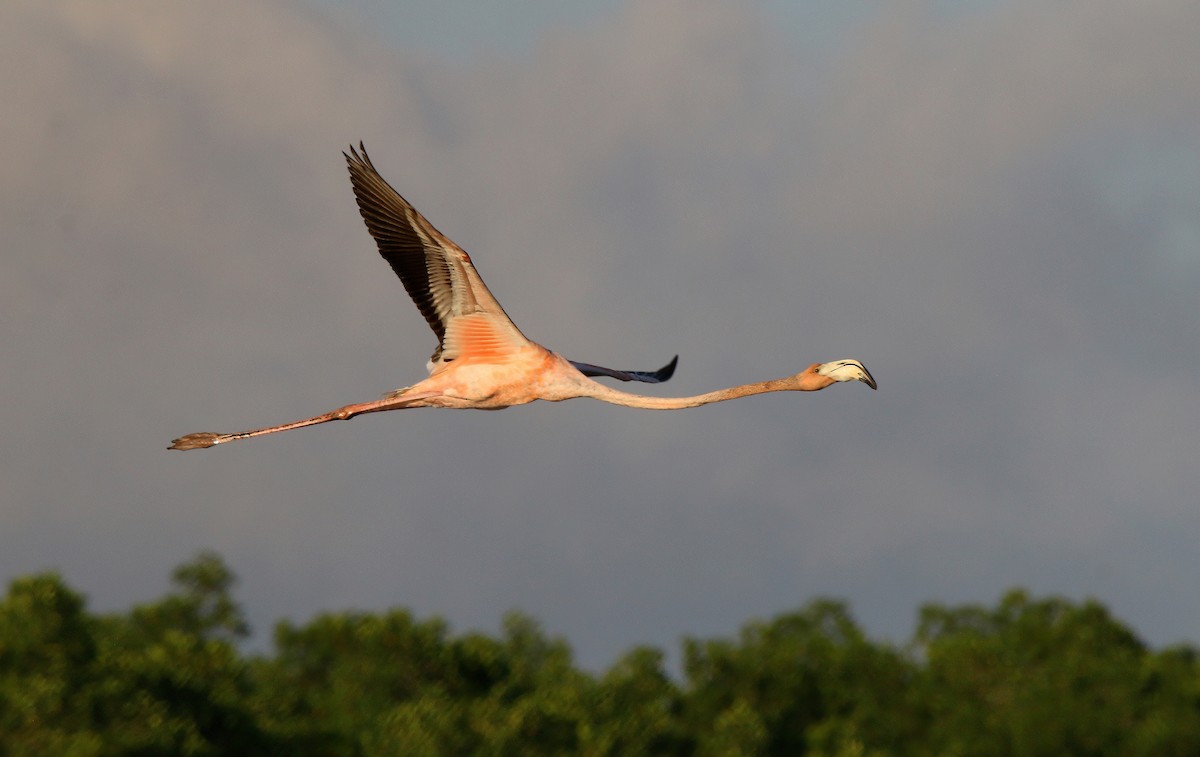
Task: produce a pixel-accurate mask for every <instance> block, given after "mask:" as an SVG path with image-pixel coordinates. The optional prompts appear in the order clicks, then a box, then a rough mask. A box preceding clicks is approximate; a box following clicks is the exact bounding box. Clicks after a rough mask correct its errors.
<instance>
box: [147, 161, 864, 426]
mask: <svg viewBox="0 0 1200 757" xmlns="http://www.w3.org/2000/svg"><path fill="white" fill-rule="evenodd" d="M360 150H361V155H360V154H359V151H360ZM344 155H345V158H346V164H347V166H348V168H349V170H350V181H351V185H352V186H353V188H354V195H355V198H356V199H357V201H358V207H359V211H360V213H361V214H362V217H363V221H364V222H365V223H366V225H367V230H368V231H369V232H370V234H371V236H372V237H374V239H375V242H376V244H377V245H378V247H379V252H380V254H381V255H382V256H383V258H384V259H385V260H386V261H387V262H388V264H389V265H390V266H391V267H392V270H393V271H395V273H396V275H397V276H399V277H400V281H401V282H402V283H403V285H404V288H405V290H406V291H407V292H408V294H409V296H410V297H411V298H412V300H413V302H414V303H415V304H416V306H417V309H418V310H420V311H421V315H423V316H424V317H425V320H426V321H427V322H428V323H429V326H430V328H432V329H433V332H434V334H435V335H436V336H437V338H438V345H437V348H436V349H435V350H434V352H433V355H432V357H431V358H430V360H429V364H428V368H429V377H428V378H426V379H425V380H423V381H420V382H418V383H416V384H413V385H412V386H408V387H404V388H402V389H397V390H395V391H393V392H389V393H388V394H385V395H384V396H383V398H382V399H379V400H375V401H372V402H362V403H357V404H353V405H345V406H343V407H340V408H338V409H337V410H332V411H330V412H328V413H324V414H322V415H318V416H314V417H312V418H306V419H304V420H300V421H294V422H292V423H284V424H281V425H278V426H267V427H265V428H259V429H254V430H252V431H243V432H240V433H236V434H215V433H209V432H201V433H195V434H188V435H187V436H182V437H180V438H178V439H175V440H174V441H173V442H172V443H171V446H170V447H169V449H177V450H189V449H203V448H205V447H212V446H213V445H216V444H222V443H225V442H230V441H235V440H238V439H249V438H251V437H255V436H263V435H266V434H273V433H278V432H280V431H289V430H291V429H295V428H303V427H305V426H313V425H316V424H319V423H327V422H329V421H334V420H349V419H350V418H353V417H355V416H357V415H362V414H365V413H377V412H383V411H385V410H399V409H404V408H412V407H448V408H459V409H475V410H499V409H501V408H505V407H512V406H514V405H524V404H527V403H530V402H533V401H534V400H546V401H549V402H561V401H562V400H568V399H574V398H577V397H590V398H592V399H597V400H601V401H604V402H609V403H612V404H615V405H624V406H627V407H637V408H644V409H650V410H677V409H681V408H685V407H696V406H699V405H705V404H709V403H712V402H722V401H725V400H729V399H734V398H736V397H744V396H748V395H751V394H762V393H765V392H777V391H816V390H819V389H824V388H825V387H827V386H830V385H831V384H833V383H836V382H839V381H855V380H856V381H862V382H864V383H866V384H867V385H868V386H870V387H871V388H872V389H874V388H876V383H875V379H874V378H872V376H871V374H870V373H869V372H868V371H867V369H866V367H865V366H863V364H862V363H860V362H859V361H857V360H839V361H834V362H830V363H823V364H822V363H814V364H812V365H810V366H809V367H808V368H806V369H805V370H804V371H801V372H800V373H798V374H796V375H794V376H789V377H787V378H782V379H774V380H772V381H763V382H758V383H753V384H742V385H740V386H735V387H730V388H728V389H720V390H718V391H715V392H709V393H707V394H701V395H696V396H694V397H648V396H645V395H640V394H631V393H629V392H623V391H620V390H617V389H614V388H612V387H609V386H605V385H604V384H600V383H598V382H596V381H593V380H592V378H593V377H601V376H603V377H608V378H615V379H618V380H620V381H640V382H644V383H660V382H662V381H667V380H668V379H670V378H671V376H672V375H673V374H674V372H675V366H676V364H677V361H678V359H679V358H678V356H676V357H675V358H674V359H672V360H671V362H670V363H668V364H667V365H665V366H663V367H662V368H660V369H658V370H657V371H624V370H617V369H613V368H605V367H603V366H598V365H592V364H590V363H581V362H575V361H571V360H567V359H566V358H564V357H563V356H561V355H559V354H558V353H556V352H552V351H550V350H548V349H546V348H545V347H543V346H541V345H540V344H537V343H536V342H533V341H530V340H529V339H527V338H526V337H525V335H524V334H522V333H521V331H520V329H518V328H517V327H516V325H515V324H514V323H513V322H512V320H511V319H510V318H509V317H508V315H507V314H506V313H505V312H504V309H503V308H502V307H501V306H500V303H499V302H497V301H496V298H495V297H493V296H492V293H491V292H490V291H488V288H487V286H486V285H485V284H484V283H483V279H482V278H480V276H479V273H478V271H476V270H475V265H474V263H472V262H471V257H470V256H469V255H467V253H466V252H465V251H464V250H463V249H462V248H461V247H459V246H458V245H456V244H455V243H454V242H452V241H450V240H449V239H448V238H447V237H446V236H444V235H443V234H442V233H441V232H440V231H438V230H437V229H436V228H434V227H433V225H432V224H431V223H429V221H427V220H426V219H425V217H424V216H422V215H421V214H420V213H418V212H417V210H416V209H415V208H414V207H413V206H412V205H410V204H409V203H408V201H407V200H405V199H404V198H403V197H402V196H401V195H400V193H398V192H397V191H396V190H395V189H393V188H392V187H391V186H390V185H389V184H388V183H387V182H386V181H384V180H383V177H381V176H380V175H379V173H378V172H377V171H376V170H375V166H374V165H373V164H372V163H371V159H370V157H368V155H367V151H366V149H365V148H364V147H363V146H362V144H361V143H360V144H359V150H355V149H354V148H353V147H351V148H350V152H349V153H345V154H344Z"/></svg>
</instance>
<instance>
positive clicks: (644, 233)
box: [0, 2, 1200, 665]
mask: <svg viewBox="0 0 1200 757" xmlns="http://www.w3.org/2000/svg"><path fill="white" fill-rule="evenodd" d="M921 7H922V6H912V5H895V6H889V7H888V8H886V9H885V10H884V11H882V12H880V13H878V14H875V15H874V16H873V17H871V18H869V19H867V21H866V22H865V23H863V24H861V25H856V26H854V27H852V28H851V29H850V30H849V32H848V33H847V34H846V36H845V37H844V38H843V39H842V40H841V44H839V45H836V46H830V47H829V48H828V52H827V53H825V54H826V55H828V57H827V58H824V59H822V60H821V61H820V63H821V65H818V66H810V65H807V63H809V61H807V60H801V59H800V57H799V56H797V55H795V54H793V53H792V52H791V51H789V50H788V39H789V36H788V31H787V30H786V29H783V28H778V27H775V26H773V25H772V23H771V19H770V18H769V17H767V16H765V15H763V12H761V11H759V10H755V9H748V8H747V7H746V6H744V5H739V4H735V3H726V2H710V3H702V4H695V3H682V2H679V3H654V4H640V3H629V4H626V5H625V6H623V7H622V8H621V9H620V11H619V12H617V13H614V14H610V15H608V16H605V17H602V18H598V19H596V20H594V21H592V22H590V23H588V24H587V25H585V26H579V27H576V28H563V27H557V28H553V29H550V30H548V31H547V32H546V33H545V34H544V35H542V36H541V39H542V42H541V43H540V44H538V45H537V46H536V47H535V48H534V49H532V50H531V51H529V52H528V53H527V54H524V55H506V56H494V55H481V56H476V57H472V58H469V59H468V60H467V62H465V63H464V62H461V61H454V60H450V59H448V58H436V57H431V56H429V55H428V54H421V53H414V52H405V51H398V50H394V49H391V48H389V46H388V43H387V40H386V39H384V38H381V37H379V36H375V35H374V34H372V33H371V32H370V31H368V30H363V29H360V28H355V27H352V26H343V25H339V23H337V22H335V21H334V20H333V19H331V18H330V17H329V16H327V15H324V14H322V13H319V12H317V11H313V10H305V9H301V8H299V7H298V6H294V5H291V4H284V3H275V2H265V3H258V4H255V5H253V6H244V5H241V4H236V3H226V4H220V3H216V4H207V5H205V6H203V7H201V6H195V7H193V6H174V5H171V6H163V5H161V4H155V3H144V4H136V3H135V4H127V5H123V6H121V8H119V9H111V8H105V9H104V10H103V11H101V10H97V9H96V8H95V7H93V6H92V5H90V4H88V3H62V4H54V5H43V4H35V3H28V4H10V5H8V6H6V7H5V9H4V10H3V11H0V15H2V16H3V18H2V19H0V21H3V23H0V42H2V43H3V44H0V49H2V50H3V51H4V52H3V53H0V56H3V59H2V60H0V63H2V64H3V65H0V71H2V73H0V96H2V97H3V98H4V100H5V102H6V105H7V106H8V111H9V112H10V117H6V118H5V119H4V120H3V121H0V144H3V145H4V146H5V147H4V150H5V154H4V158H5V166H6V174H5V180H4V181H3V182H0V229H2V231H0V239H2V240H3V243H4V244H3V246H4V249H5V250H7V251H10V252H8V253H7V254H6V255H5V256H4V257H3V258H2V259H0V260H2V262H0V265H2V268H0V272H2V274H3V276H2V277H0V334H3V340H4V348H5V355H6V371H5V372H3V373H2V374H0V399H2V400H3V401H4V404H5V406H6V408H8V418H7V424H8V427H9V428H10V429H15V430H17V431H18V432H17V433H10V434H6V435H5V436H4V439H3V441H0V480H2V481H3V483H0V497H2V498H3V500H4V503H5V504H4V508H5V509H4V518H5V524H4V525H5V528H4V529H2V533H0V571H2V572H3V574H4V575H7V576H11V575H15V574H17V573H21V572H27V571H30V570H34V569H38V568H41V567H44V566H50V565H57V566H60V567H62V568H63V570H64V571H65V572H66V574H67V577H68V580H72V581H73V582H76V583H78V584H80V585H82V586H83V588H85V589H86V590H87V591H89V592H90V593H91V594H92V596H93V598H94V600H95V601H96V602H97V603H98V604H99V605H101V606H105V607H110V606H117V605H122V604H125V603H128V602H130V601H134V600H138V599H142V598H144V597H146V596H147V595H148V594H150V593H152V592H153V591H156V590H158V589H159V588H160V587H161V586H162V584H163V583H164V582H165V577H166V575H167V573H168V571H169V568H170V567H171V565H172V564H174V563H176V562H178V561H181V560H182V559H185V558H186V557H187V556H188V555H189V554H190V553H191V552H192V551H194V550H195V549H198V548H201V547H208V546H212V547H216V548H217V549H219V550H221V551H222V552H224V553H225V554H226V555H227V556H228V557H229V559H230V560H231V562H232V564H233V565H234V567H235V569H237V570H239V571H240V572H241V573H242V575H243V577H244V582H243V586H244V597H245V600H246V602H247V604H248V605H249V606H250V607H251V609H252V610H253V611H254V613H255V616H254V619H255V621H256V623H257V625H258V626H259V627H260V629H261V628H262V626H263V625H264V624H265V623H266V622H268V621H269V620H271V619H273V618H276V617H279V616H283V615H287V616H290V617H294V618H300V619H303V618H304V617H306V616H307V615H308V614H309V613H311V612H313V611H315V610H318V609H329V608H336V607H341V606H359V607H368V608H378V607H383V606H386V605H388V604H403V605H407V606H411V607H413V608H415V609H416V610H417V611H418V612H422V613H425V612H441V613H444V614H446V615H447V616H449V618H450V619H451V620H452V621H453V622H454V623H455V624H456V625H458V626H460V627H462V626H487V627H492V626H494V625H495V623H496V622H497V621H498V618H499V614H500V613H501V612H502V611H503V610H505V609H507V608H509V607H513V606H519V607H522V608H523V609H525V610H527V611H529V612H532V613H533V614H535V615H537V616H539V617H541V618H543V619H544V620H545V621H546V622H547V624H548V626H549V627H550V628H551V630H553V631H555V632H563V633H566V634H568V635H569V636H570V638H571V639H572V640H573V641H574V642H575V643H576V645H577V647H578V648H579V650H580V654H581V656H582V658H583V659H584V661H585V662H586V663H588V664H594V665H600V664H605V663H607V662H608V661H609V660H611V659H612V657H613V656H614V655H615V654H616V653H617V652H618V651H620V650H622V649H623V648H625V647H626V646H628V645H630V644H633V643H637V642H652V643H657V644H660V645H667V646H669V645H671V644H672V643H673V640H674V639H675V638H676V637H677V636H678V635H680V634H682V633H713V632H726V631H729V630H731V629H732V628H734V627H735V626H736V625H737V624H738V623H740V622H741V621H742V620H744V619H745V618H746V617H747V616H749V615H751V614H760V615H761V614H768V613H773V612H779V611H782V610H785V609H787V608H790V607H792V606H795V605H797V604H799V603H801V602H803V601H805V600H807V599H808V598H809V597H811V596H812V595H814V594H818V593H837V594H842V595H845V596H847V597H849V598H850V599H851V600H852V601H853V602H854V603H855V608H856V611H857V612H858V614H859V615H860V616H861V617H863V618H864V619H866V620H867V621H868V624H869V625H870V627H872V628H873V629H878V630H881V631H884V632H887V633H891V634H894V635H899V634H903V633H906V632H907V630H909V629H910V628H911V614H910V613H911V611H912V608H913V607H914V606H915V605H916V604H917V603H918V602H920V601H923V600H926V599H941V600H948V601H954V600H956V599H972V600H979V601H987V600H990V599H991V598H992V597H994V596H995V594H996V593H997V592H999V591H1001V590H1002V589H1003V588H1005V587H1007V586H1009V585H1012V584H1016V583H1022V584H1027V585H1030V586H1032V587H1033V588H1034V589H1035V590H1042V591H1044V590H1050V591H1064V592H1069V593H1076V594H1082V593H1093V594H1098V595H1099V596H1100V597H1101V598H1102V599H1104V600H1106V601H1109V602H1111V603H1112V604H1113V605H1114V609H1115V610H1116V611H1117V612H1118V614H1120V613H1121V612H1122V610H1123V608H1130V609H1131V610H1136V611H1137V613H1138V614H1137V616H1135V617H1132V618H1131V619H1132V621H1133V622H1134V624H1135V625H1136V626H1137V627H1139V628H1141V629H1143V631H1144V632H1145V633H1146V634H1147V635H1148V636H1150V637H1151V638H1152V639H1154V640H1157V641H1165V640H1175V639H1178V638H1180V637H1181V636H1183V635H1185V634H1187V633H1189V630H1188V629H1191V628H1194V626H1195V620H1196V618H1197V617H1200V605H1197V604H1196V603H1194V602H1190V601H1189V600H1187V599H1186V597H1185V593H1184V592H1181V591H1175V590H1173V588H1172V586H1173V582H1177V581H1178V580H1179V577H1180V576H1186V575H1190V574H1191V573H1193V572H1194V569H1195V568H1197V567H1200V566H1197V565H1196V564H1195V558H1194V557H1193V556H1191V555H1190V554H1188V553H1186V552H1185V551H1179V550H1177V551H1175V552H1174V553H1173V554H1171V555H1166V554H1156V553H1154V550H1153V547H1152V545H1153V544H1155V543H1157V541H1158V540H1161V539H1164V538H1169V537H1171V536H1172V535H1175V534H1179V533H1187V532H1189V531H1190V530H1193V529H1194V528H1195V527H1196V525H1197V523H1196V516H1194V515H1193V511H1194V508H1193V507H1191V505H1192V504H1194V495H1193V492H1194V491H1196V490H1197V484H1198V483H1200V482H1198V481H1196V476H1195V474H1194V473H1193V470H1192V469H1193V467H1194V466H1191V465H1189V460H1188V455H1187V453H1188V450H1190V449H1194V448H1195V444H1194V442H1195V438H1194V437H1195V432H1194V429H1195V428H1197V427H1198V426H1197V423H1196V420H1197V419H1196V418H1195V417H1194V415H1195V413H1192V412H1190V411H1189V410H1188V408H1190V407H1191V406H1192V405H1193V404H1194V403H1193V402H1192V401H1191V398H1192V397H1194V396H1195V394H1196V391H1197V389H1198V388H1200V387H1197V379H1196V378H1195V376H1197V375H1200V372H1198V371H1197V370H1196V369H1197V367H1198V366H1197V360H1196V358H1195V351H1194V350H1192V349H1190V347H1189V344H1190V342H1191V341H1194V340H1192V337H1191V335H1192V334H1194V333H1195V326H1196V323H1195V319H1196V316H1195V312H1194V306H1192V305H1191V304H1190V297H1191V294H1190V293H1191V288H1190V287H1188V286H1183V285H1182V284H1183V283H1184V282H1187V281H1192V282H1194V277H1195V271H1196V269H1195V267H1194V266H1193V265H1192V263H1191V262H1189V261H1192V260H1194V250H1191V249H1190V247H1189V242H1188V240H1189V239H1192V238H1193V237H1191V236H1190V231H1189V230H1190V229H1194V228H1195V225H1194V224H1195V222H1194V220H1193V219H1194V216H1195V213H1194V210H1195V204H1194V197H1195V191H1194V190H1195V188H1196V187H1197V186H1198V185H1200V166H1198V165H1197V163H1196V161H1195V159H1194V158H1191V157H1190V156H1191V155H1194V154H1195V151H1194V146H1195V143H1196V141H1197V139H1196V137H1197V134H1196V127H1195V126H1194V124H1195V120H1194V119H1193V118H1190V116H1191V115H1194V114H1195V112H1196V110H1197V104H1198V103H1200V92H1198V91H1197V85H1196V83H1195V82H1194V81H1192V78H1190V77H1188V76H1187V72H1188V71H1190V70H1194V69H1195V68H1196V66H1194V65H1193V66H1188V65H1187V63H1188V61H1192V60H1194V59H1195V57H1196V55H1197V53H1196V51H1195V49H1194V45H1192V44H1191V43H1190V40H1189V39H1188V38H1187V37H1186V36H1185V35H1186V32H1185V31H1184V30H1186V29H1190V28H1195V26H1196V22H1197V21H1200V19H1198V18H1196V16H1197V11H1195V10H1193V9H1192V7H1191V5H1190V4H1186V3H1182V2H1180V3H1169V2H1160V3H1155V4H1153V5H1152V6H1148V7H1147V8H1146V9H1144V10H1143V11H1142V12H1139V13H1138V14H1136V15H1134V14H1128V13H1124V12H1121V11H1120V10H1119V9H1114V8H1111V7H1108V6H1096V5H1094V4H1083V3H1078V4H1065V5H1059V6H1055V8H1053V9H1045V8H1043V6H1041V5H1037V4H1033V3H1025V2H1011V3H998V4H994V5H993V6H989V7H988V8H987V9H985V10H981V11H978V12H976V13H973V14H960V15H956V16H951V17H942V16H937V15H933V14H930V13H928V12H926V11H924V10H922V9H921ZM914 8H915V10H914ZM1196 62H1197V63H1200V61H1196ZM359 138H362V139H364V140H365V141H366V143H367V146H368V148H369V149H370V150H371V153H372V156H373V158H374V159H375V162H376V165H378V166H379V168H380V169H381V171H382V172H383V174H384V175H385V176H386V177H388V178H389V180H391V181H392V182H393V183H394V184H395V185H396V186H397V187H398V188H399V189H400V190H401V191H402V192H404V193H405V194H406V196H408V197H409V199H410V200H412V201H413V202H414V203H415V204H416V205H417V206H418V207H419V208H421V209H422V210H423V211H424V212H425V213H426V215H428V216H429V217H430V219H431V220H432V221H433V223H434V224H435V225H437V226H438V227H439V228H440V229H441V230H442V231H444V232H446V233H447V234H448V235H449V236H450V237H451V238H453V239H455V240H456V241H457V242H459V243H460V244H462V245H463V246H464V247H466V248H467V249H468V250H470V251H471V252H472V254H473V256H474V258H475V259H476V260H477V262H478V264H479V267H480V269H481V271H482V273H483V275H484V276H485V278H486V279H487V281H488V283H489V285H490V286H491V288H492V289H493V291H494V292H495V293H496V295H497V296H498V297H499V299H500V300H501V301H502V302H503V303H504V304H505V306H506V308H507V309H508V311H509V313H510V314H511V315H512V316H513V317H514V319H515V320H516V321H517V322H518V323H519V324H520V325H521V326H522V328H523V329H524V330H525V332H526V333H527V334H529V335H530V336H531V337H533V338H535V339H538V340H539V341H542V342H544V343H546V344H547V345H549V346H551V347H552V348H555V349H559V350H561V351H562V352H564V353H565V354H567V355H569V356H570V357H573V358H576V359H583V360H590V361H596V362H603V363H612V364H619V365H620V366H621V367H630V368H639V367H654V366H657V365H659V364H661V362H662V361H664V360H665V359H666V358H668V357H669V356H670V355H671V354H673V353H674V352H676V351H678V352H680V353H682V355H683V357H682V360H681V367H680V371H679V374H678V376H677V378H676V379H674V380H673V381H672V382H671V384H669V385H668V386H667V387H663V388H662V390H663V391H665V392H667V393H679V394H688V393H695V392H700V391H706V390H708V389H711V388H715V387H717V386H721V385H728V384H731V383H738V382H743V381H749V380H756V379H760V378H768V377H771V376H774V375H783V374H785V373H789V372H792V371H795V370H797V369H798V368H801V367H803V366H804V365H806V364H807V363H809V362H812V361H813V360H824V359H833V358H839V357H849V356H853V357H859V358H862V359H864V360H866V362H867V364H868V365H870V366H871V369H872V371H873V372H874V373H875V374H876V376H877V377H878V378H879V380H880V382H881V389H880V391H879V392H878V393H870V392H866V391H855V389H861V387H837V388H835V389H833V390H830V391H829V392H825V393H822V394H819V395H814V396H772V397H763V398H757V399H749V400H745V401H741V402H738V403H731V404H729V405H728V406H717V407H711V408H705V409H701V410H696V411H692V412H687V413H666V414H653V413H637V412H635V411H630V410H625V409H619V408H610V407H606V406H601V405H599V404H598V403H586V402H577V403H567V404H564V405H546V406H530V407H525V408H521V409H518V410H511V411H507V412H505V413H498V414H472V413H448V412H434V411H428V412H421V413H411V414H409V413H396V414H391V415H386V416H380V417H372V418H364V419H361V420H357V421H355V423H354V424H334V425H333V426H327V427H322V428H319V429H311V430H308V431H304V432H297V433H296V434H295V435H281V436H279V437H275V438H273V439H270V440H261V441H258V442H254V443H247V444H245V445H244V446H239V447H234V448H230V449H218V450H213V451H210V452H207V453H203V454H201V453H193V454H191V455H175V454H170V455H169V454H167V453H166V452H165V451H164V450H163V449H162V448H163V447H164V446H165V445H166V443H167V441H168V440H169V439H170V438H172V437H173V436H176V435H178V434H181V433H185V432H189V431H196V430H206V429H207V430H236V429H237V428H240V427H248V426H253V425H257V424H260V423H269V422H275V421H283V420H287V419H290V418H293V417H295V418H298V417H303V416H305V415H307V414H312V413H316V412H320V411H323V410H326V409H329V408H331V407H334V406H336V405H338V404H341V403H345V402H350V401H354V400H363V399H368V398H370V397H372V396H375V395H378V394H380V393H382V392H383V391H386V390H388V389H390V388H394V387H396V386H399V385H403V384H406V383H410V382H411V381H412V380H414V379H416V378H419V377H420V375H421V366H422V364H423V362H424V360H425V358H426V356H427V355H428V353H429V351H430V350H431V349H432V347H433V337H432V335H431V334H430V333H428V331H427V329H426V327H425V326H424V324H423V323H422V322H421V319H420V318H419V317H418V315H417V313H416V312H415V310H414V309H413V308H412V306H411V305H409V304H408V302H407V301H406V298H405V297H404V296H403V292H402V290H401V288H400V287H399V285H398V283H397V282H396V281H395V280H394V279H393V277H392V275H391V273H390V272H389V271H388V270H387V268H386V266H384V265H383V264H382V262H381V261H379V260H378V259H377V258H376V257H375V253H374V252H373V250H372V245H371V242H370V239H369V238H368V236H367V235H366V234H365V232H364V230H363V228H362V225H361V222H360V221H359V220H358V217H357V213H356V211H355V209H354V206H353V202H352V198H351V195H350V192H349V190H348V186H347V182H346V179H345V176H344V168H343V167H342V165H341V159H340V156H339V155H338V154H337V151H338V150H340V149H343V146H344V145H345V144H347V143H348V142H350V141H353V140H357V139H359ZM1164 230H1171V231H1170V232H1169V233H1168V232H1167V231H1164ZM1189 256H1190V257H1189ZM1189 277H1191V278H1189ZM647 391H654V389H648V390H647ZM1114 564H1115V566H1114ZM1148 597H1151V598H1149V599H1148Z"/></svg>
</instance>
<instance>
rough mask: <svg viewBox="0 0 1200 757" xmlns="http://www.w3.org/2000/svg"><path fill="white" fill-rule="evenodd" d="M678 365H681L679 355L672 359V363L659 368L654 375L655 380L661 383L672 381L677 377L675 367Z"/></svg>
mask: <svg viewBox="0 0 1200 757" xmlns="http://www.w3.org/2000/svg"><path fill="white" fill-rule="evenodd" d="M677 365H679V356H678V355H676V356H675V357H673V358H671V362H669V363H667V364H666V365H664V366H663V367H662V368H659V369H658V370H657V371H655V372H654V373H653V376H654V378H656V379H658V380H659V381H660V382H662V381H670V380H671V377H672V376H674V375H675V366H677Z"/></svg>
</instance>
